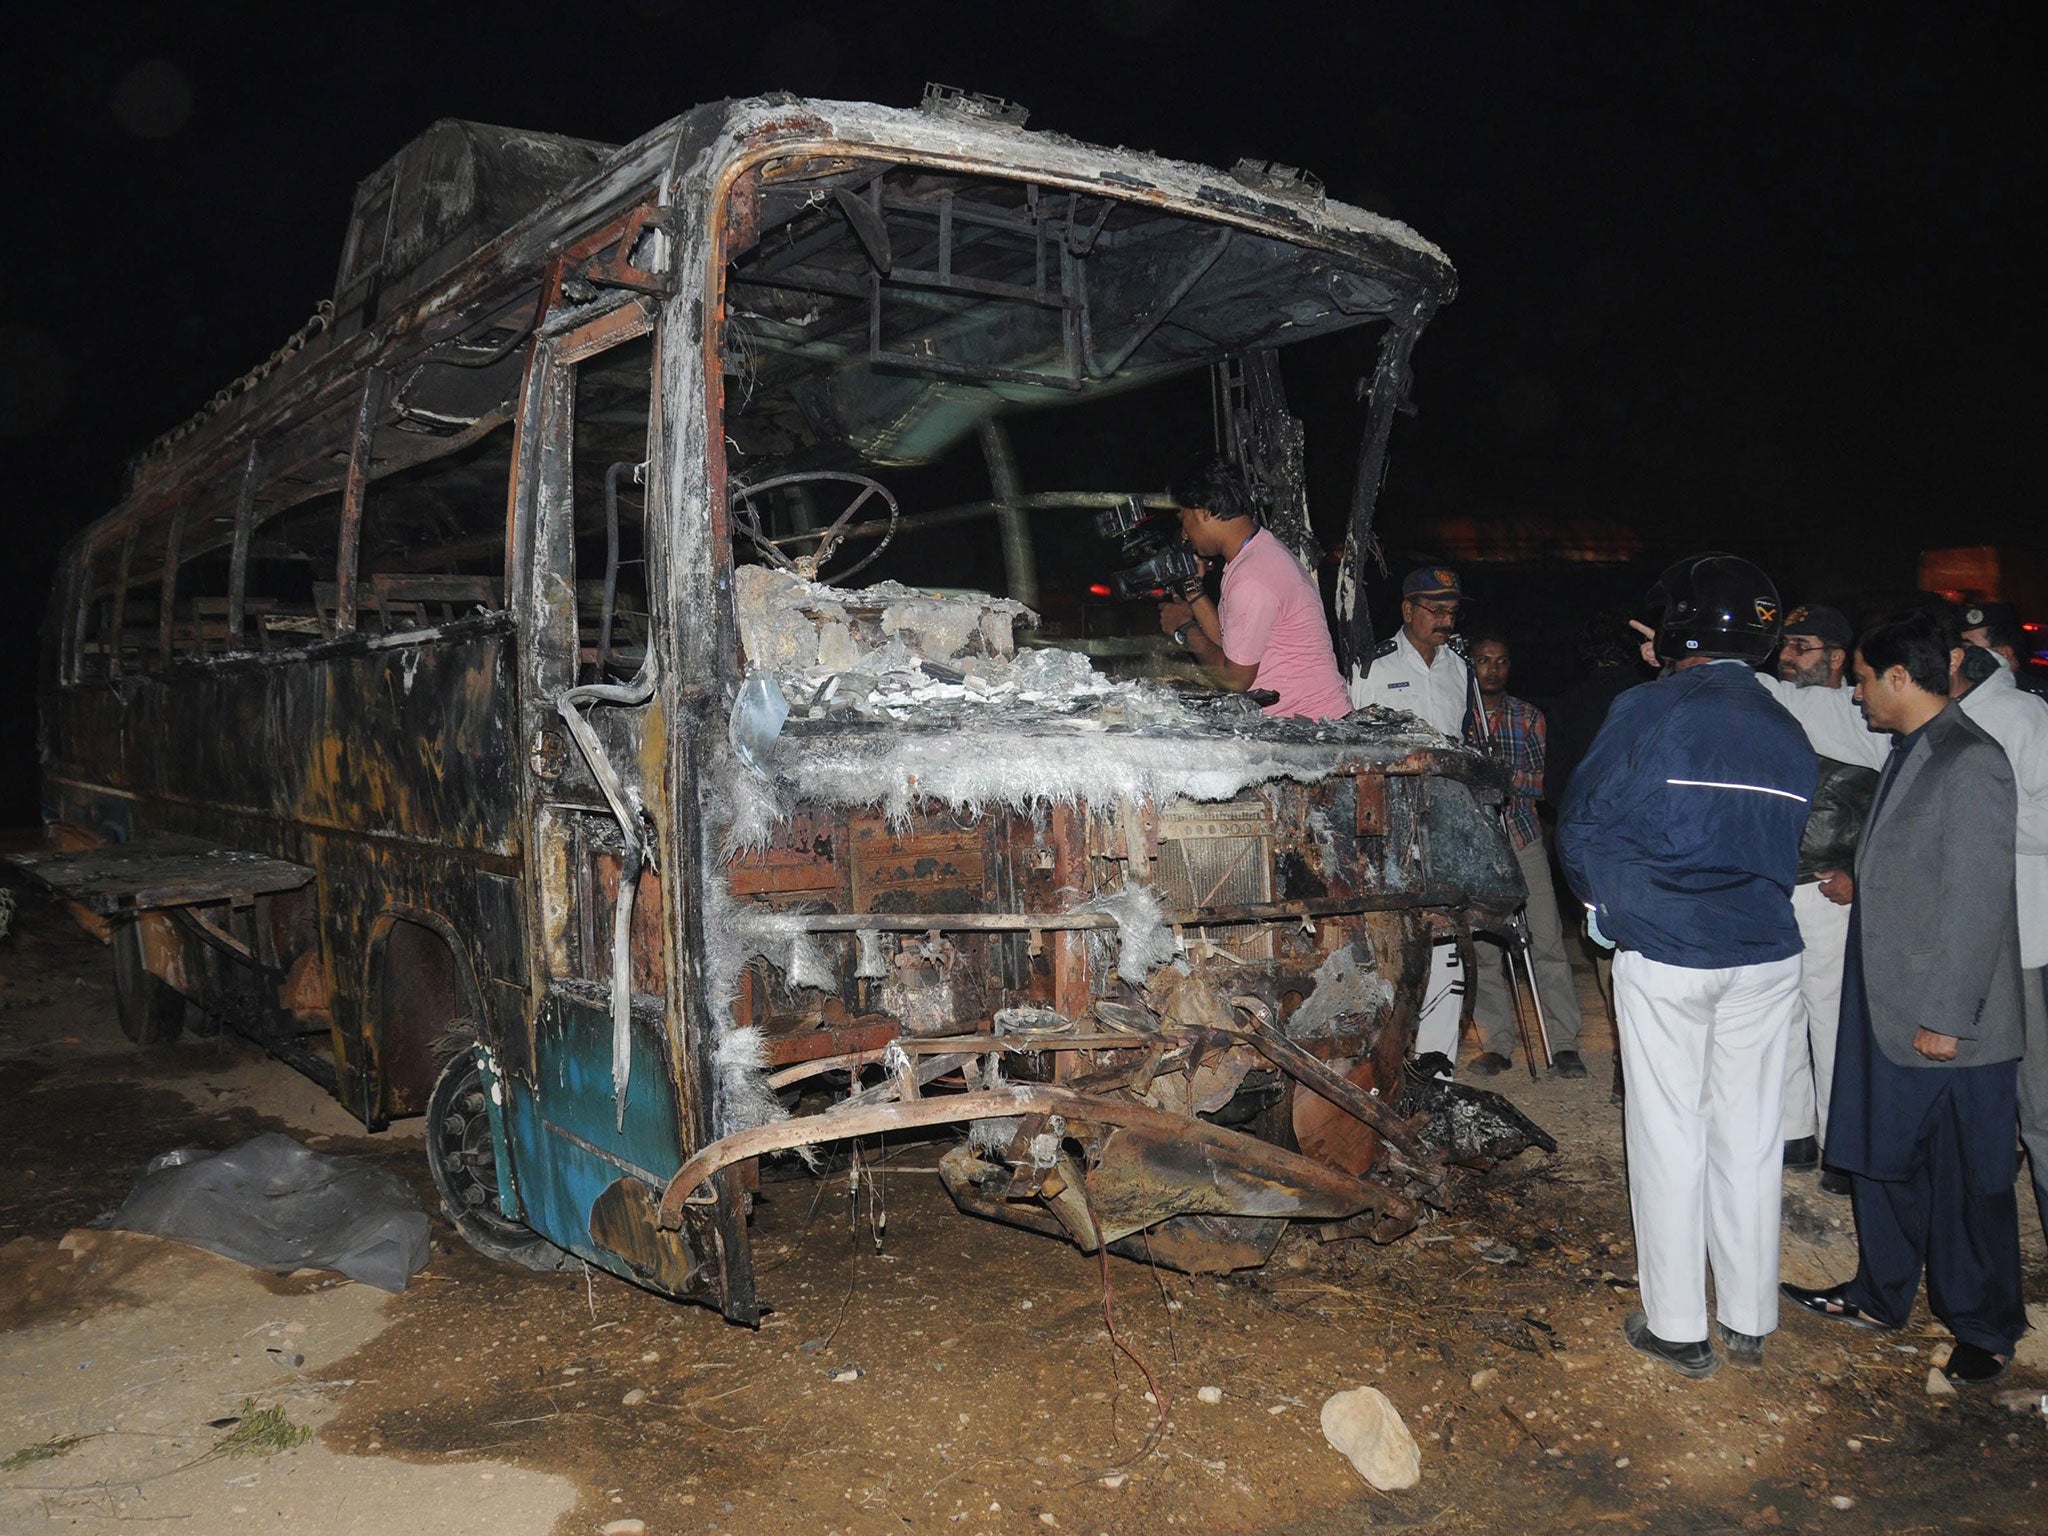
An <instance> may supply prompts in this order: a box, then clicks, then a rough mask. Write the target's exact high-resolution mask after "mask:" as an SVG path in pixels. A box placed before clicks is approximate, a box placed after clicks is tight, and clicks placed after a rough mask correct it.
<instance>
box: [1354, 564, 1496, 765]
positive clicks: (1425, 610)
mask: <svg viewBox="0 0 2048 1536" xmlns="http://www.w3.org/2000/svg"><path fill="white" fill-rule="evenodd" d="M1464 601H1465V589H1464V587H1463V586H1462V585H1461V584H1460V582H1459V581H1458V573H1457V572H1456V571H1454V570H1451V569H1450V568H1449V567H1447V566H1441V565H1433V566H1432V565H1426V566H1422V567H1419V568H1418V569H1416V570H1412V571H1410V572H1409V573H1408V575H1407V577H1406V578H1405V579H1404V580H1403V581H1402V583H1401V627H1400V628H1399V629H1398V630H1396V631H1395V632H1394V638H1393V639H1391V640H1389V641H1387V642H1386V643H1385V644H1383V645H1381V646H1379V647H1378V648H1377V649H1376V650H1374V651H1373V653H1372V663H1371V665H1370V666H1369V667H1368V668H1367V670H1366V673H1365V675H1364V676H1363V677H1356V678H1354V679H1352V683H1351V703H1352V706H1353V707H1354V708H1358V709H1363V708H1364V707H1365V706H1366V705H1368V704H1377V705H1379V706H1380V707H1381V708H1383V709H1404V710H1406V711H1407V712H1408V713H1409V714H1411V715H1414V716H1415V717H1416V718H1417V719H1419V720H1421V721H1423V723H1425V724H1427V725H1430V726H1433V727H1435V728H1436V730H1438V731H1440V732H1441V733H1442V734H1444V735H1446V736H1448V737H1450V738H1451V740H1453V741H1461V740H1463V739H1464V737H1465V734H1466V727H1467V725H1468V724H1469V723H1470V720H1471V717H1472V709H1473V701H1472V677H1471V672H1470V669H1468V668H1467V667H1466V665H1465V658H1464V657H1463V656H1460V655H1459V654H1458V653H1457V651H1456V650H1455V649H1453V648H1452V646H1451V643H1450V642H1451V636H1452V635H1453V634H1455V633H1456V632H1457V628H1458V609H1459V606H1460V605H1461V604H1462V603H1463V602H1464Z"/></svg>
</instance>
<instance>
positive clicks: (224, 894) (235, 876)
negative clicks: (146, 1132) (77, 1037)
mask: <svg viewBox="0 0 2048 1536" xmlns="http://www.w3.org/2000/svg"><path fill="white" fill-rule="evenodd" d="M6 858H7V862H8V863H11V864H13V865H14V866H15V867H16V868H17V869H19V870H21V872H22V873H23V874H25V875H28V876H29V877H30V878H31V879H33V880H35V881H37V882H38V883H39V884H41V885H43V886H44V887H45V888H47V889H48V890H49V891H50V893H51V894H52V895H54V896H56V897H57V898H58V899H60V900H62V901H70V902H76V903H78V904H79V905H80V906H82V907H84V908H85V909H86V910H88V911H90V912H92V913H94V914H96V915H98V916H100V917H103V918H111V919H113V920H114V921H116V922H121V921H129V920H133V919H134V918H136V917H138V916H139V915H141V914H142V913H145V912H162V913H164V914H165V915H166V916H168V917H169V918H170V919H171V920H172V921H174V922H176V923H177V924H178V925H179V926H180V927H181V928H183V929H184V930H185V931H186V932H187V933H189V934H191V935H192V936H193V937H194V938H195V939H197V940H198V941H199V942H200V943H202V944H204V945H206V946H207V947H209V948H211V949H214V950H217V951H219V952H220V953H221V954H222V955H224V956H225V957H226V958H228V959H229V960H230V961H232V962H234V964H235V965H237V966H240V967H244V968H246V969H247V970H248V971H251V972H254V973H256V974H257V975H259V976H261V977H262V978H264V980H265V981H266V982H267V984H268V985H267V986H266V987H265V988H263V989H261V990H262V991H272V990H274V988H275V986H276V983H277V982H278V981H279V980H280V979H281V978H282V976H283V971H282V970H281V969H280V968H279V967H278V966H277V965H276V964H275V963H274V962H273V960H272V959H270V958H267V957H266V955H264V954H261V953H259V952H258V949H257V948H256V947H254V946H253V945H252V943H251V942H250V940H249V939H245V938H242V937H238V936H237V935H236V934H235V933H233V932H232V931H230V929H229V928H227V927H223V926H222V925H221V924H220V923H218V922H216V921H214V920H213V917H212V916H210V915H209V914H208V912H206V911H205V910H204V909H205V908H208V907H217V906H222V905H225V906H226V907H227V908H228V909H229V910H230V912H233V911H245V910H247V909H249V908H252V907H254V906H255V904H256V898H257V897H258V896H267V895H272V894H276V893H279V892H284V891H295V890H298V889H299V888H300V887H301V886H304V885H305V884H306V883H307V882H308V881H310V880H311V879H312V878H313V871H312V870H311V869H310V868H308V867H307V866H306V865H304V864H294V863H291V862H290V861H289V860H286V859H278V858H272V857H271V856H270V855H268V854H262V853H251V852H249V851H247V850H244V849H239V848H223V847H221V846H220V845H219V844H217V843H209V842H206V841H205V840H204V839H201V838H196V837H180V836H160V837H151V838H146V839H144V840H142V841H140V842H133V843H102V844H100V845H98V846H96V847H92V848H83V849H78V850H75V851H72V852H59V851H56V850H43V849H37V850H35V851H32V852H18V853H10V854H8V855H7V856H6ZM248 931H249V932H250V934H251V935H252V937H253V936H254V933H255V925H253V924H252V925H250V926H249V930H248ZM264 948H266V949H267V948H268V946H264ZM227 1001H228V1002H229V1003H230V1007H229V1008H228V1009H227V1010H225V1011H224V1012H223V1014H222V1016H221V1017H222V1020H223V1022H225V1023H226V1024H228V1025H229V1026H230V1027H232V1028H233V1029H234V1031H235V1032H236V1033H237V1034H240V1035H244V1036H246V1037H247V1038H249V1039H250V1040H252V1041H254V1042H255V1043H256V1044H258V1045H260V1046H262V1047H263V1048H264V1049H265V1050H267V1051H269V1052H270V1053H271V1054H273V1055H275V1056H276V1057H278V1058H279V1059H280V1060H282V1061H284V1062H285V1063H286V1064H287V1065H289V1066H292V1067H296V1068H297V1069H298V1070H299V1071H301V1072H304V1073H305V1074H306V1075H307V1076H309V1077H311V1078H313V1079H314V1080H315V1081H317V1082H320V1083H323V1084H325V1085H326V1086H327V1087H328V1088H329V1089H330V1090H331V1089H332V1088H333V1087H334V1086H335V1084H336V1082H337V1074H336V1072H335V1068H334V1063H333V1061H332V1060H331V1059H330V1058H329V1057H327V1056H324V1055H322V1054H320V1053H319V1052H316V1051H311V1050H308V1049H307V1048H306V1046H305V1045H304V1043H303V1042H302V1040H301V1038H300V1036H301V1034H302V1033H303V1031H301V1030H300V1029H298V1028H297V1027H295V1025H296V1022H297V1021H296V1020H293V1019H292V1018H290V1016H289V1015H287V1014H285V1013H284V1012H283V1010H282V1009H280V1008H278V1007H275V1006H264V1005H262V1004H260V1003H254V1004H252V1003H251V1002H249V1001H248V999H247V998H246V997H241V998H234V999H228V1000H227Z"/></svg>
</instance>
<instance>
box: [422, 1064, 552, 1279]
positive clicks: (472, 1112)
mask: <svg viewBox="0 0 2048 1536" xmlns="http://www.w3.org/2000/svg"><path fill="white" fill-rule="evenodd" d="M427 1166H428V1168H429V1169H430V1170H431V1172H432V1173H433V1176H434V1188H435V1190H436V1191H437V1192H438V1193H439V1194H440V1196H441V1209H442V1210H443V1211H444V1212H446V1213H447V1216H448V1220H449V1221H450V1222H451V1223H452V1224H453V1225H454V1227H455V1230H456V1231H457V1232H459V1233H461V1234H462V1240H463V1241H464V1242H466V1243H468V1244H469V1246H470V1247H472V1248H474V1249H475V1250H476V1251H477V1252H478V1253H481V1254H482V1255H484V1257H485V1258H489V1259H496V1260H498V1261H499V1262H500V1263H506V1264H520V1265H524V1266H525V1267H526V1268H527V1269H538V1270H557V1269H564V1268H567V1267H568V1266H569V1265H570V1264H573V1263H574V1262H575V1259H574V1258H573V1257H572V1256H571V1255H570V1254H568V1253H566V1252H565V1251H563V1250H562V1249H560V1248H557V1247H556V1246H555V1245H554V1244H553V1243H551V1242H549V1241H548V1240H547V1239H546V1238H544V1237H542V1236H541V1235H540V1234H539V1233H537V1232H535V1231H534V1230H533V1228H531V1227H529V1226H526V1225H524V1224H523V1223H520V1222H517V1221H513V1220H512V1219H511V1218H510V1217H508V1216H505V1215H503V1214H501V1213H500V1212H499V1210H498V1153H497V1146H496V1143H495V1142H494V1141H493V1140H492V1138H491V1121H490V1104H489V1102H488V1100H487V1099H486V1098H485V1090H484V1080H483V1072H482V1069H481V1068H480V1067H479V1066H478V1065H477V1059H476V1052H475V1051H474V1050H464V1051H462V1052H460V1053H458V1054H457V1055H456V1056H454V1057H453V1058H451V1059H450V1060H449V1062H448V1064H447V1065H446V1066H444V1067H442V1068H441V1075H440V1076H439V1077H437V1078H436V1079H435V1080H434V1091H433V1093H432V1094H431V1095H429V1097H428V1099H427Z"/></svg>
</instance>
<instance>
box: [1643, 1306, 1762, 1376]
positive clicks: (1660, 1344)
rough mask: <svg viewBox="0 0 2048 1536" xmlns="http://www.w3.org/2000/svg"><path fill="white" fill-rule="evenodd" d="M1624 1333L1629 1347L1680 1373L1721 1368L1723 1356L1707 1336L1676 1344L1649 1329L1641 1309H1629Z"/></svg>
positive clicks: (1710, 1372) (1700, 1373)
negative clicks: (1631, 1310)
mask: <svg viewBox="0 0 2048 1536" xmlns="http://www.w3.org/2000/svg"><path fill="white" fill-rule="evenodd" d="M1621 1336H1622V1337H1623V1338H1625V1339H1627V1340H1628V1343H1629V1348H1631V1349H1634V1350H1638V1351H1640V1352H1641V1353H1643V1354H1646V1355H1648V1356H1649V1357H1650V1358H1651V1359H1652V1360H1661V1361H1663V1362H1664V1363H1665V1364H1666V1365H1668V1366H1670V1367H1671V1369H1673V1370H1674V1371H1676V1372H1678V1374H1679V1375H1681V1376H1690V1377H1691V1378H1692V1379H1693V1380H1694V1381H1699V1380H1701V1379H1702V1378H1704V1377H1707V1376H1711V1375H1713V1374H1714V1372H1716V1371H1718V1370H1719V1369H1721V1357H1720V1356H1719V1355H1717V1354H1715V1353H1714V1346H1713V1345H1711V1344H1709V1343H1708V1342H1707V1341H1706V1340H1705V1339H1701V1340H1700V1341H1699V1342H1698V1343H1697V1344H1673V1343H1670V1342H1668V1341H1667V1340H1664V1339H1660V1338H1658V1337H1657V1335H1655V1334H1654V1333H1652V1332H1650V1319H1649V1318H1648V1317H1647V1316H1645V1315H1644V1314H1643V1313H1641V1312H1631V1313H1629V1315H1628V1320H1627V1321H1626V1322H1624V1323H1623V1324H1622V1325H1621ZM1759 1348H1761V1346H1759Z"/></svg>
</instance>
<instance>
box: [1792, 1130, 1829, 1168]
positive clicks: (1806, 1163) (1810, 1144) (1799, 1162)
mask: <svg viewBox="0 0 2048 1536" xmlns="http://www.w3.org/2000/svg"><path fill="white" fill-rule="evenodd" d="M1785 1166H1786V1167H1787V1168H1817V1167H1819V1166H1820V1138H1818V1137H1816V1136H1801V1137H1800V1138H1799V1139H1798V1140H1797V1141H1788V1142H1786V1143H1785Z"/></svg>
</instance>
